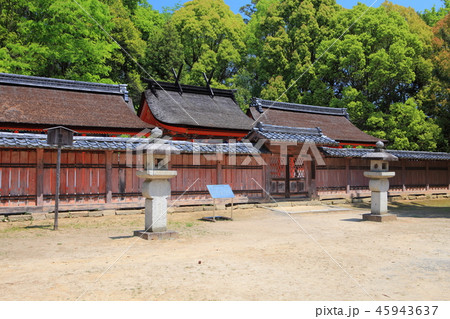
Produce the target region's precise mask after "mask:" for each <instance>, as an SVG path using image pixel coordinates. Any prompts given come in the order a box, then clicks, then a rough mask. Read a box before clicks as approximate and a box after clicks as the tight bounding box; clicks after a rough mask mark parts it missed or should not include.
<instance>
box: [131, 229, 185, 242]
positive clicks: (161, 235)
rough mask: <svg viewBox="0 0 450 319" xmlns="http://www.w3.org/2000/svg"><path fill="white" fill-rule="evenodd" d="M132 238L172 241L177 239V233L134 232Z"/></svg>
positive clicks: (170, 231) (171, 231) (169, 231)
mask: <svg viewBox="0 0 450 319" xmlns="http://www.w3.org/2000/svg"><path fill="white" fill-rule="evenodd" d="M134 236H138V237H141V238H142V239H145V240H159V239H174V238H178V233H177V232H176V231H173V230H168V231H163V232H147V231H145V230H135V231H134Z"/></svg>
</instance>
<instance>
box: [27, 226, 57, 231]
mask: <svg viewBox="0 0 450 319" xmlns="http://www.w3.org/2000/svg"><path fill="white" fill-rule="evenodd" d="M24 228H25V229H49V230H52V229H53V225H30V226H25V227H24Z"/></svg>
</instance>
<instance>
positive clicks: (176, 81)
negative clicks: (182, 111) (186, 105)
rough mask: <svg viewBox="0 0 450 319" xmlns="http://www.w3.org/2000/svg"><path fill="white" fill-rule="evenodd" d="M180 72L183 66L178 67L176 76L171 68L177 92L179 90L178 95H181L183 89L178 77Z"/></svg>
mask: <svg viewBox="0 0 450 319" xmlns="http://www.w3.org/2000/svg"><path fill="white" fill-rule="evenodd" d="M182 70H183V64H181V65H180V68H179V69H178V74H177V72H176V71H175V69H174V68H172V73H173V76H174V77H175V84H176V85H177V86H178V90H179V92H178V93H180V95H182V94H183V88H182V87H181V84H180V77H181V71H182Z"/></svg>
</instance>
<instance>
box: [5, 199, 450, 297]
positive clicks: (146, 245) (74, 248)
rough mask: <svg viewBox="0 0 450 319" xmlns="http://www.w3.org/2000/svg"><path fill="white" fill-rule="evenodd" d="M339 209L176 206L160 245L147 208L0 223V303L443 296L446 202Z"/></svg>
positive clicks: (449, 264) (449, 275) (447, 257)
mask: <svg viewBox="0 0 450 319" xmlns="http://www.w3.org/2000/svg"><path fill="white" fill-rule="evenodd" d="M340 207H341V209H344V210H335V208H336V206H334V208H333V209H331V210H330V207H327V206H322V207H313V206H304V207H290V208H286V209H284V208H281V207H280V208H275V209H277V210H278V211H276V210H268V209H264V208H255V209H246V210H237V211H235V214H234V221H221V222H216V223H210V222H203V221H199V220H198V218H200V217H202V216H208V212H196V213H176V214H172V215H170V216H169V228H170V229H172V230H176V231H178V232H179V235H180V237H179V238H178V239H174V240H163V241H146V240H143V239H140V238H137V237H132V236H131V235H132V234H133V231H134V230H138V229H142V228H143V225H144V215H129V216H107V217H98V218H94V217H90V218H72V219H61V220H60V230H59V231H56V232H55V231H53V230H52V221H49V220H44V221H34V222H15V223H6V222H5V223H0V269H1V270H2V271H1V272H0V300H448V298H449V296H450V245H449V242H450V231H449V229H450V227H449V226H450V200H448V199H447V200H434V201H417V202H404V203H399V204H396V205H391V207H392V209H393V210H394V212H396V213H398V215H399V218H398V220H397V221H395V222H389V223H375V222H361V214H362V213H363V212H364V210H366V211H367V206H364V205H362V206H358V207H355V206H345V205H341V206H340ZM282 210H286V211H287V212H289V213H290V214H287V213H286V212H282ZM326 210H330V211H328V212H324V211H326Z"/></svg>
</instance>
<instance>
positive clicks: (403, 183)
mask: <svg viewBox="0 0 450 319" xmlns="http://www.w3.org/2000/svg"><path fill="white" fill-rule="evenodd" d="M402 189H403V192H406V168H405V160H402Z"/></svg>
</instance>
